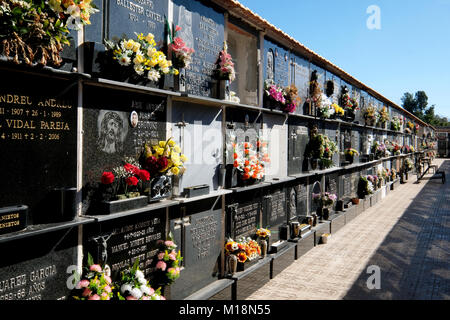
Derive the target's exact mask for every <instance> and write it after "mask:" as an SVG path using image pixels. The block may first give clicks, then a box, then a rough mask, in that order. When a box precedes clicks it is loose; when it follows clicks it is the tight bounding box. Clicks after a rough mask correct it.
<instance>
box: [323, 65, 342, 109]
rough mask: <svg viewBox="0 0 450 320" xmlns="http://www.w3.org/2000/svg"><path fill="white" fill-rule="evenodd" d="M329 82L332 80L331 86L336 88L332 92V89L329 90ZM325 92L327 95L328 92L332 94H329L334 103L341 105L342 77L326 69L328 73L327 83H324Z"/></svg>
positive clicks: (326, 75)
mask: <svg viewBox="0 0 450 320" xmlns="http://www.w3.org/2000/svg"><path fill="white" fill-rule="evenodd" d="M329 82H330V84H332V86H330V88H333V89H334V90H333V91H332V92H331V91H329V92H327V90H328V86H329V84H328V83H329ZM323 92H324V93H325V94H326V95H327V96H328V94H331V96H329V98H330V100H331V101H332V102H333V103H336V104H338V105H340V101H339V98H340V97H341V79H340V78H339V77H338V76H336V75H334V74H332V73H331V72H329V71H326V74H325V85H324V90H323Z"/></svg>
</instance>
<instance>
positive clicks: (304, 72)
mask: <svg viewBox="0 0 450 320" xmlns="http://www.w3.org/2000/svg"><path fill="white" fill-rule="evenodd" d="M291 59H292V63H293V64H292V69H293V71H292V75H293V81H291V82H293V83H294V84H295V86H296V87H297V89H298V96H299V97H300V98H301V99H302V102H301V104H300V105H301V106H302V105H303V104H304V103H305V102H306V99H307V98H308V94H309V74H310V72H309V62H308V61H307V60H306V59H304V58H302V57H299V56H297V55H295V54H291ZM295 113H297V114H302V113H303V108H297V109H296V111H295Z"/></svg>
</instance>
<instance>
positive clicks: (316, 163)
mask: <svg viewBox="0 0 450 320" xmlns="http://www.w3.org/2000/svg"><path fill="white" fill-rule="evenodd" d="M318 166H319V159H316V158H311V169H312V170H317V167H318Z"/></svg>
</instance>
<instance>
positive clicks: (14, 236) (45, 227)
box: [0, 217, 95, 243]
mask: <svg viewBox="0 0 450 320" xmlns="http://www.w3.org/2000/svg"><path fill="white" fill-rule="evenodd" d="M94 221H95V220H94V219H93V218H91V217H77V218H76V219H74V220H72V221H68V222H57V223H49V224H36V225H29V226H28V227H27V228H26V229H24V230H21V231H16V232H12V233H7V234H3V235H1V236H0V243H5V242H9V241H14V240H21V239H25V238H29V237H33V236H38V235H42V234H46V233H51V232H55V231H60V230H64V229H72V228H74V227H78V226H80V225H85V224H88V223H93V222H94Z"/></svg>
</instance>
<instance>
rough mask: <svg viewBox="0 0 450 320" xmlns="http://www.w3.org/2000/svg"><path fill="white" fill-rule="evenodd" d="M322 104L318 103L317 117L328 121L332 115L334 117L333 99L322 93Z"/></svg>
mask: <svg viewBox="0 0 450 320" xmlns="http://www.w3.org/2000/svg"><path fill="white" fill-rule="evenodd" d="M319 101H320V102H318V103H316V111H317V116H318V117H320V118H324V119H328V118H330V117H331V116H332V115H334V113H335V110H334V108H333V107H332V102H331V99H330V98H328V97H327V96H326V94H324V93H322V94H321V98H320V100H319Z"/></svg>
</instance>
